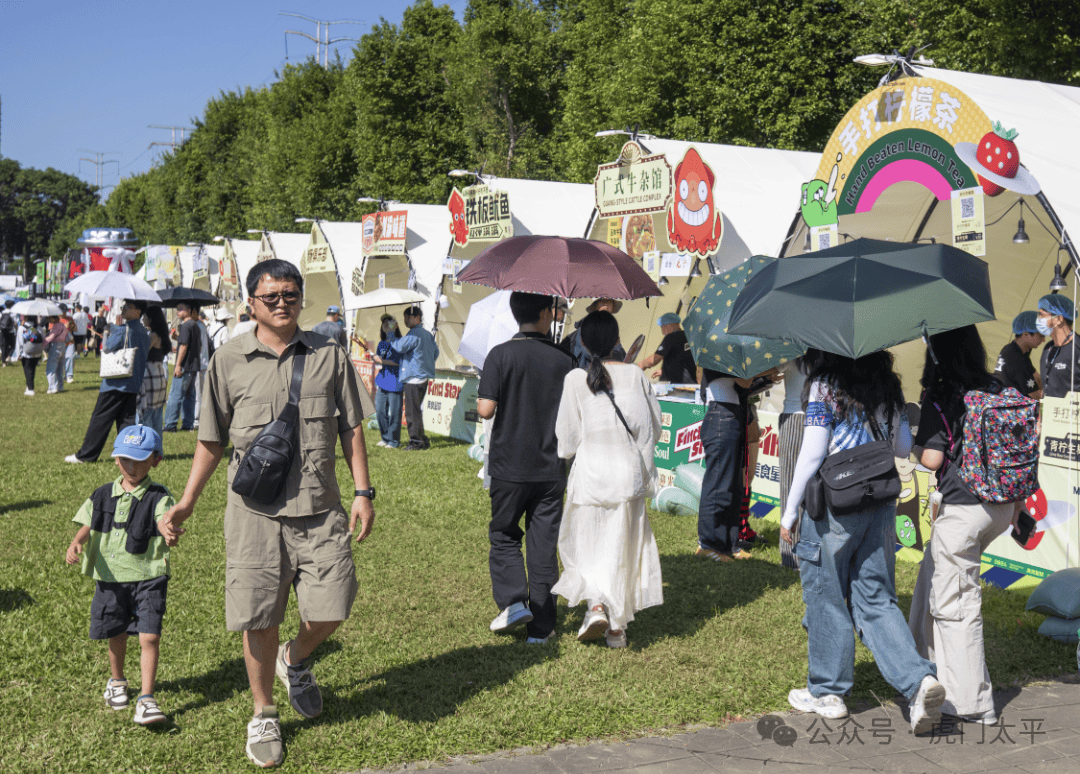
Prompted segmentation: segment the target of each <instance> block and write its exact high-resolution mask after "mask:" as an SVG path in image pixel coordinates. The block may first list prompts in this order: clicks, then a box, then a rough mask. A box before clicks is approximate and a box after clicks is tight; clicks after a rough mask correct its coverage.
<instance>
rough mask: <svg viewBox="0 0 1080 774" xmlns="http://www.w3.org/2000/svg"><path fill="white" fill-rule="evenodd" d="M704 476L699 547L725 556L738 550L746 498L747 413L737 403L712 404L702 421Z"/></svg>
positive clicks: (699, 512)
mask: <svg viewBox="0 0 1080 774" xmlns="http://www.w3.org/2000/svg"><path fill="white" fill-rule="evenodd" d="M701 443H702V445H703V446H704V447H705V476H704V478H703V479H702V482H701V506H700V508H699V509H698V545H700V546H701V547H702V548H711V549H713V550H714V551H719V552H720V553H722V554H730V553H733V552H734V551H735V545H736V543H737V541H738V539H739V521H740V518H741V517H740V514H739V509H740V508H741V507H742V497H743V478H742V469H743V456H744V455H745V452H746V448H745V447H746V412H745V411H744V410H743V408H742V406H740V405H739V404H737V403H716V402H713V403H710V404H709V410H708V411H706V412H705V419H703V420H702V422H701Z"/></svg>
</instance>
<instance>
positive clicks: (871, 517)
mask: <svg viewBox="0 0 1080 774" xmlns="http://www.w3.org/2000/svg"><path fill="white" fill-rule="evenodd" d="M803 394H804V396H805V397H804V408H805V411H806V427H805V431H804V434H803V442H802V448H801V449H800V451H799V459H798V462H797V463H796V466H795V473H794V475H793V477H792V481H791V490H790V492H789V493H788V499H787V505H786V507H785V509H784V515H783V518H782V521H781V530H780V538H781V540H783V541H784V542H786V543H788V544H791V542H792V537H791V528H792V527H793V526H794V524H795V521H796V519H797V518H798V506H799V504H800V503H801V502H802V500H803V496H804V494H805V492H806V488H807V484H808V483H809V482H810V479H811V478H812V477H813V476H814V475H815V474H816V473H817V472H818V469H819V468H820V467H821V464H822V462H823V461H824V460H825V457H826V455H827V454H834V453H836V452H839V451H845V450H850V449H854V448H856V447H858V446H862V445H865V444H868V443H871V442H873V441H875V440H885V439H888V440H890V441H891V443H892V447H893V452H894V454H895V455H896V456H898V457H906V456H907V455H908V453H909V452H910V451H911V430H910V428H909V427H908V420H907V413H906V411H905V410H904V405H905V404H904V394H903V392H902V391H901V389H900V379H899V377H897V375H896V374H895V373H894V372H893V358H892V355H890V354H889V353H888V352H875V353H873V354H870V355H866V356H864V357H861V358H859V359H857V360H852V359H851V358H847V357H841V356H838V355H833V354H831V353H823V355H822V359H821V362H820V363H819V364H818V366H817V367H816V368H815V369H814V370H813V371H812V372H811V373H810V374H809V376H808V377H807V380H806V386H805V387H804V388H803ZM895 542H896V501H895V500H892V501H887V502H879V503H877V504H876V505H872V506H869V507H866V508H863V509H859V510H857V511H855V512H854V513H848V514H846V515H835V514H834V513H832V511H831V510H829V509H828V508H826V513H825V514H824V515H823V518H822V519H821V520H820V521H814V520H812V519H806V520H804V521H803V523H802V530H801V535H800V539H799V542H798V543H796V544H795V545H794V552H795V554H796V556H798V557H799V575H800V578H801V581H802V589H803V601H804V602H805V603H806V616H805V618H804V619H803V621H804V625H805V627H806V632H807V636H808V640H809V641H808V648H807V650H808V658H809V675H808V677H807V681H806V687H805V688H796V689H794V690H792V691H791V692H790V693H789V694H788V702H789V703H790V704H791V706H792V707H794V708H795V709H797V710H801V711H803V712H816V713H817V714H819V715H821V716H823V717H826V718H843V717H847V707H846V706H845V705H844V699H843V696H844V694H846V693H848V692H849V691H850V690H851V687H852V685H853V684H854V680H855V637H854V634H853V631H852V629H853V627H854V630H855V631H858V633H859V637H860V638H861V639H862V641H863V644H865V645H866V646H867V647H868V648H869V649H870V651H871V652H872V653H873V654H874V659H875V660H876V661H877V665H878V669H880V670H881V674H882V676H883V677H884V678H885V679H886V680H888V681H889V683H890V684H892V686H893V687H894V688H896V690H897V691H899V692H900V693H902V694H903V695H904V696H906V697H907V699H908V702H909V709H910V721H911V727H912V730H913V731H914V732H915V733H917V734H918V733H924V732H926V731H929V730H930V728H931V727H932V726H933V724H935V723H937V722H938V721H939V719H940V717H941V712H940V709H939V708H940V706H941V702H942V701H943V699H944V698H945V691H944V689H943V688H942V687H941V685H940V684H939V683H938V682H937V680H936V678H935V670H934V665H933V664H932V663H931V662H929V661H927V660H926V659H925V658H923V657H922V656H920V655H919V652H918V650H917V649H916V647H915V642H914V640H913V639H912V637H911V632H910V631H909V630H908V627H907V621H906V620H905V619H904V614H903V613H902V612H901V611H900V608H899V607H897V604H896V587H895V582H894V577H893V567H894V565H893V558H892V555H893V553H894V550H895V548H894V547H895Z"/></svg>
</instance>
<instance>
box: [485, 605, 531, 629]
mask: <svg viewBox="0 0 1080 774" xmlns="http://www.w3.org/2000/svg"><path fill="white" fill-rule="evenodd" d="M532 619H533V614H532V613H530V612H529V608H527V607H526V606H525V603H524V602H515V603H514V604H512V605H510V607H508V608H506V609H505V610H503V611H502V612H501V613H499V614H498V615H497V616H495V619H494V620H493V621H492V622H491V627H490V628H491V631H493V632H505V631H509V630H510V629H513V628H514V627H515V626H520V625H521V624H526V623H528V622H529V621H531V620H532Z"/></svg>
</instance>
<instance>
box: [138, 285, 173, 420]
mask: <svg viewBox="0 0 1080 774" xmlns="http://www.w3.org/2000/svg"><path fill="white" fill-rule="evenodd" d="M143 317H144V318H145V320H146V327H147V329H148V330H149V331H150V352H149V354H148V355H147V357H146V376H145V377H143V381H142V387H140V388H139V405H138V408H137V410H136V417H135V421H136V422H138V423H139V424H141V425H146V426H147V427H152V428H154V429H155V430H157V431H158V434H160V433H161V425H162V417H161V414H162V410H163V409H164V408H165V393H166V384H167V382H168V376H167V374H166V373H165V359H166V358H167V357H168V355H169V353H170V352H171V351H172V341H171V340H170V339H169V323H168V322H167V321H166V319H165V312H163V311H162V310H161V307H160V306H149V307H147V308H146V313H145V314H144V315H143Z"/></svg>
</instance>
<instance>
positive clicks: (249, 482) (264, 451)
mask: <svg viewBox="0 0 1080 774" xmlns="http://www.w3.org/2000/svg"><path fill="white" fill-rule="evenodd" d="M306 357H307V348H306V347H305V346H304V345H303V343H302V342H297V343H296V354H295V355H294V356H293V370H292V382H291V384H290V385H289V402H288V403H286V404H285V408H283V409H282V410H281V414H279V415H278V417H277V419H274V420H273V421H271V422H270V423H269V424H268V425H267V426H266V427H264V428H263V429H262V431H261V432H260V433H259V434H258V435H257V436H256V437H255V440H254V441H252V442H251V446H250V447H249V448H248V450H247V453H246V454H245V455H244V458H243V459H242V460H240V464H239V465H238V466H237V468H236V475H235V476H233V482H232V490H233V491H234V492H236V493H237V494H238V495H240V496H241V497H247V498H250V499H252V500H254V501H255V502H257V503H262V504H263V505H270V504H271V503H272V502H274V501H275V500H277V499H278V497H279V496H280V495H281V492H282V490H283V489H284V488H285V480H286V479H287V478H288V477H289V470H290V469H291V468H292V461H293V457H294V456H295V455H296V446H297V443H296V436H297V425H298V424H299V420H300V408H299V403H300V385H301V383H302V382H303V381H304V359H305V358H306Z"/></svg>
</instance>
